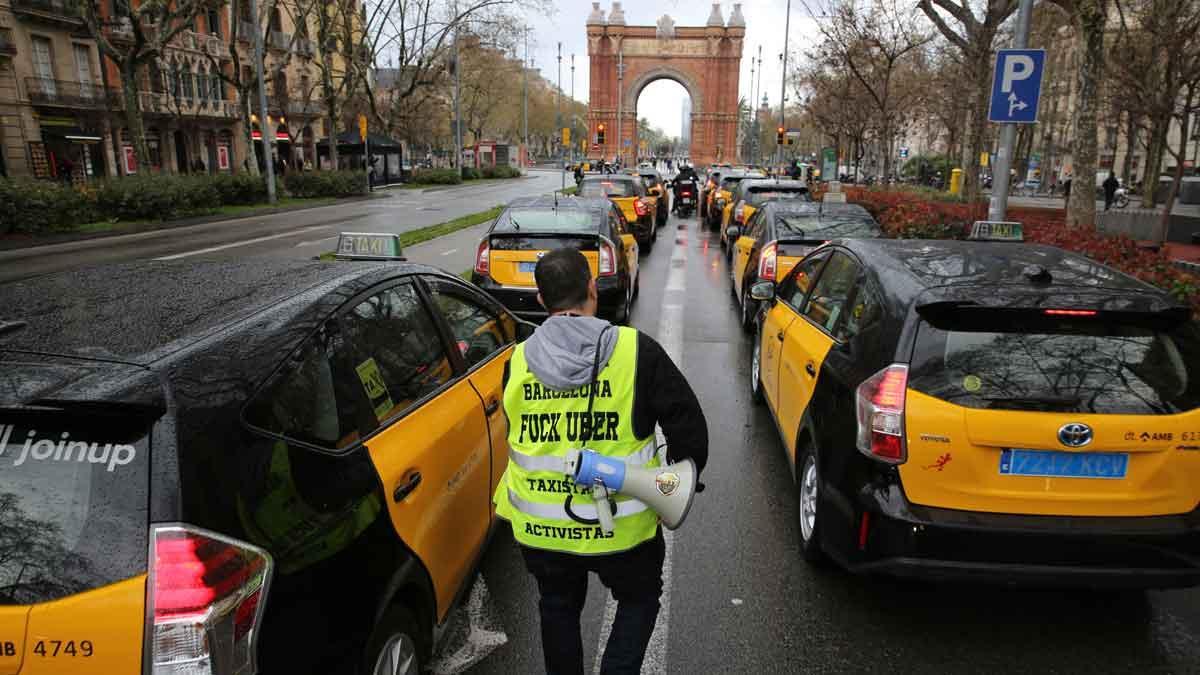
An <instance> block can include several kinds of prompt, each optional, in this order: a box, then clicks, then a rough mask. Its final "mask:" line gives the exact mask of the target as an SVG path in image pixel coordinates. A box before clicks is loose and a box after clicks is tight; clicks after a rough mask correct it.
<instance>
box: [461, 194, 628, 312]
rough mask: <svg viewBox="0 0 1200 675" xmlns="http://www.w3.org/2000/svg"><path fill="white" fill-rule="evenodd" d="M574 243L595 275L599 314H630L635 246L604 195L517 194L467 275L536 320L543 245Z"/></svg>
mask: <svg viewBox="0 0 1200 675" xmlns="http://www.w3.org/2000/svg"><path fill="white" fill-rule="evenodd" d="M567 247H572V248H577V249H579V250H580V251H582V252H583V255H584V257H586V258H587V259H588V264H589V265H590V266H591V268H592V275H593V276H594V277H595V278H596V290H597V291H598V292H599V294H600V308H599V313H600V316H602V317H604V318H606V319H609V320H611V321H613V322H616V323H623V322H625V321H627V320H628V319H629V312H630V307H631V306H632V304H633V300H634V298H636V297H637V294H638V288H639V282H640V275H639V274H638V269H639V268H638V253H639V247H638V242H637V240H636V238H635V237H634V235H633V231H632V230H631V229H630V227H629V223H628V222H627V221H626V220H625V217H624V215H622V213H621V209H620V208H618V207H617V205H616V204H614V203H613V202H612V201H610V200H608V199H601V198H594V199H588V198H583V197H555V196H553V195H550V196H543V197H522V198H519V199H516V200H513V201H512V202H510V203H509V204H508V206H507V207H506V208H505V209H504V211H502V212H501V213H500V216H499V217H498V218H496V221H495V222H494V223H492V226H491V227H490V228H488V231H487V234H485V235H484V236H483V239H481V240H480V242H479V248H478V249H477V251H476V254H475V268H474V269H473V270H472V272H471V281H472V282H473V283H474V284H475V285H477V286H479V287H480V288H482V289H483V290H485V291H487V292H488V293H490V294H491V295H492V296H493V297H495V298H496V299H497V300H499V301H500V302H501V303H503V304H504V306H505V307H508V308H509V309H510V310H511V311H513V312H514V313H516V314H517V315H518V316H520V317H522V318H525V319H530V320H536V321H540V320H541V319H544V318H545V317H546V309H545V308H544V307H542V305H541V303H540V302H538V299H537V283H536V281H535V280H534V278H533V271H534V267H536V266H537V261H538V260H540V259H541V257H542V256H544V255H546V252H547V251H550V250H553V249H556V248H567Z"/></svg>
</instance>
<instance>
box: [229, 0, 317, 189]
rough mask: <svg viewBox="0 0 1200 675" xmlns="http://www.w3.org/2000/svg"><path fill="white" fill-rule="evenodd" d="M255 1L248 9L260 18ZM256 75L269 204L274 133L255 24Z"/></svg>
mask: <svg viewBox="0 0 1200 675" xmlns="http://www.w3.org/2000/svg"><path fill="white" fill-rule="evenodd" d="M256 4H257V3H255V1H254V0H249V5H248V7H247V9H249V10H250V16H252V17H255V18H256V19H257V17H258V8H257V7H256ZM254 73H255V76H256V77H257V78H258V134H259V136H261V137H262V145H263V166H264V167H265V169H266V173H267V202H268V203H271V204H274V203H275V164H274V157H273V156H272V154H271V150H272V148H271V138H270V136H274V135H275V134H274V132H273V131H272V130H271V129H270V126H271V119H270V117H269V116H268V115H267V113H268V110H267V84H266V82H264V81H263V34H262V30H261V29H260V28H259V27H258V25H257V24H255V27H254ZM330 142H331V143H337V131H336V130H334V131H333V138H332V139H330ZM334 168H335V169H336V168H337V167H334Z"/></svg>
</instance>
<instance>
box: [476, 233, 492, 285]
mask: <svg viewBox="0 0 1200 675" xmlns="http://www.w3.org/2000/svg"><path fill="white" fill-rule="evenodd" d="M491 257H492V251H491V247H490V246H488V240H487V237H484V239H483V241H481V242H479V248H478V249H476V251H475V273H476V274H478V275H479V276H483V277H486V276H487V275H488V273H489V272H490V271H491V268H492V264H491Z"/></svg>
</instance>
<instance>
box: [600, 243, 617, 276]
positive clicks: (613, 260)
mask: <svg viewBox="0 0 1200 675" xmlns="http://www.w3.org/2000/svg"><path fill="white" fill-rule="evenodd" d="M597 268H598V271H599V274H600V276H602V277H611V276H613V275H615V274H616V273H617V253H616V251H615V250H613V245H612V244H610V243H608V242H607V241H602V242H600V262H599V263H598V264H597Z"/></svg>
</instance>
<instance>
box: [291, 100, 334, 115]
mask: <svg viewBox="0 0 1200 675" xmlns="http://www.w3.org/2000/svg"><path fill="white" fill-rule="evenodd" d="M287 114H288V117H304V118H313V117H321V116H323V115H324V114H325V105H324V104H322V103H318V102H317V101H288V103H287Z"/></svg>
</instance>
